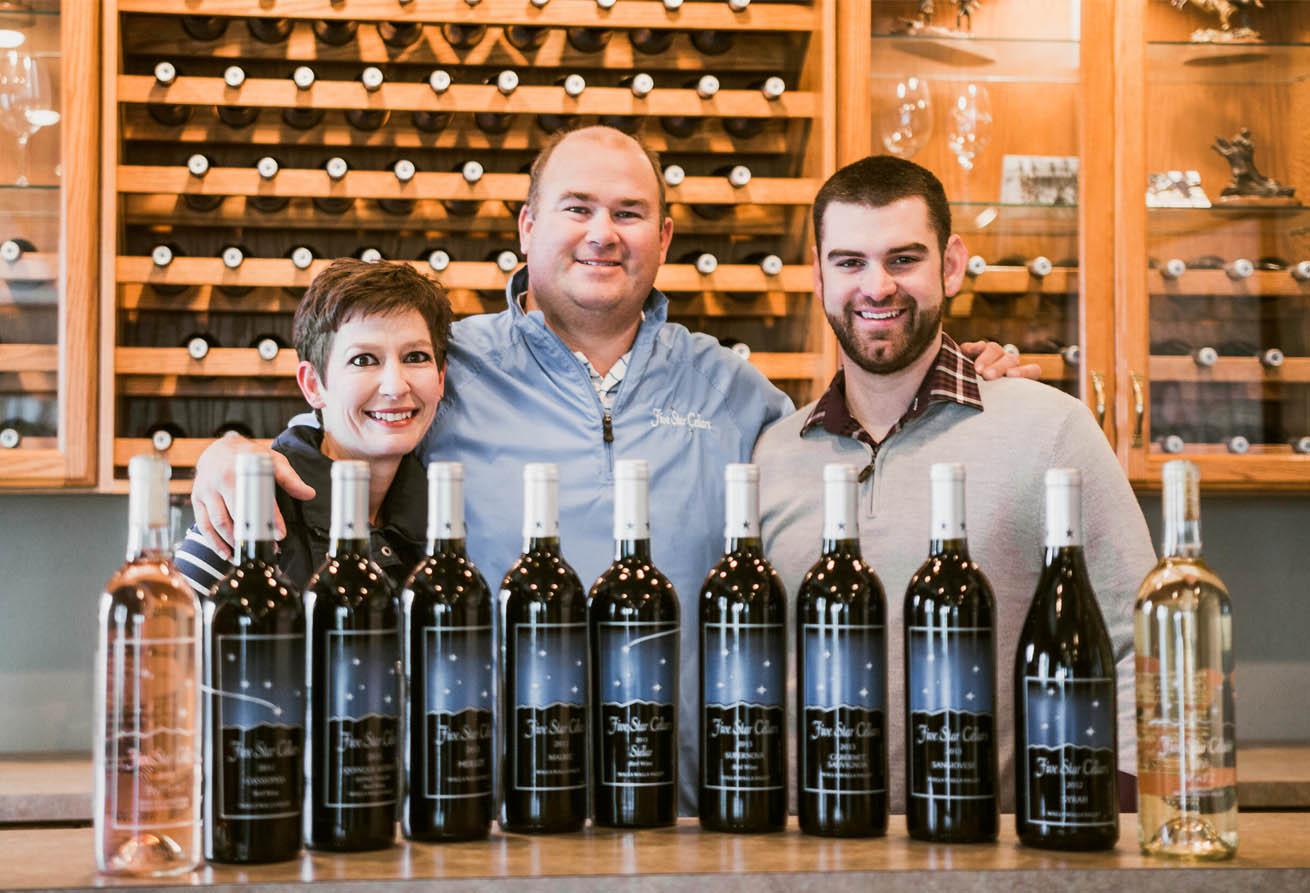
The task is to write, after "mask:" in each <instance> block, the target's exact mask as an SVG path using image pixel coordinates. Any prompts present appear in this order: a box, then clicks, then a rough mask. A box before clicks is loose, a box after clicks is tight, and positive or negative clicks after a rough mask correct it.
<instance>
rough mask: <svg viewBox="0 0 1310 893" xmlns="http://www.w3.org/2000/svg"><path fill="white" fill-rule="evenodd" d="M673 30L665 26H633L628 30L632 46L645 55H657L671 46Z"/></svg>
mask: <svg viewBox="0 0 1310 893" xmlns="http://www.w3.org/2000/svg"><path fill="white" fill-rule="evenodd" d="M673 36H674V32H673V31H671V30H669V29H667V28H633V29H632V30H631V31H629V32H628V41H629V42H630V43H631V44H632V48H633V49H634V50H636V51H637V52H639V53H643V54H645V55H647V56H658V55H661V54H663V53H666V52H668V49H669V47H671V46H673Z"/></svg>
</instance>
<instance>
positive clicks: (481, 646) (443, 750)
mask: <svg viewBox="0 0 1310 893" xmlns="http://www.w3.org/2000/svg"><path fill="white" fill-rule="evenodd" d="M466 535H467V534H466V531H465V527H464V467H463V466H462V465H460V464H459V463H458V462H433V463H431V464H430V465H428V530H427V553H426V555H425V557H424V558H423V560H422V561H420V562H419V565H418V567H416V568H415V569H414V572H413V573H412V574H410V576H409V579H407V580H406V581H405V586H404V589H403V590H402V592H401V596H400V599H401V604H402V605H403V611H404V624H405V645H406V647H405V678H406V679H407V680H409V687H408V693H407V698H408V700H407V702H406V714H407V716H408V717H409V721H408V722H407V723H406V724H405V738H406V742H405V754H406V757H407V762H408V765H409V784H408V785H407V790H408V795H407V796H406V798H405V808H404V815H403V818H402V828H403V829H404V832H405V836H406V837H408V838H410V839H411V840H426V841H445V840H474V839H477V838H482V837H486V836H487V834H488V833H489V832H490V830H491V814H492V805H493V803H492V795H493V791H492V763H493V750H494V747H495V743H494V741H493V738H492V728H493V724H492V708H493V706H494V701H493V699H494V697H495V695H494V692H495V690H496V689H495V684H494V676H495V674H494V666H495V655H494V653H493V650H492V600H491V590H490V589H488V587H487V582H486V580H484V579H483V578H482V574H481V573H479V572H478V569H477V567H475V566H474V564H473V562H471V561H469V558H468V551H467V549H466V547H465V537H466Z"/></svg>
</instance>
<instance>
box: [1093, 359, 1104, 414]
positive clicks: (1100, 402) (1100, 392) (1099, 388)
mask: <svg viewBox="0 0 1310 893" xmlns="http://www.w3.org/2000/svg"><path fill="white" fill-rule="evenodd" d="M1092 393H1093V394H1095V395H1096V424H1097V425H1099V426H1100V427H1102V428H1104V427H1105V376H1103V375H1101V373H1099V372H1097V371H1095V370H1093V371H1092Z"/></svg>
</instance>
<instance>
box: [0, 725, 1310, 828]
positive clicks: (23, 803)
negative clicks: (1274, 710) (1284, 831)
mask: <svg viewBox="0 0 1310 893" xmlns="http://www.w3.org/2000/svg"><path fill="white" fill-rule="evenodd" d="M1237 797H1238V802H1239V803H1240V804H1241V807H1242V808H1243V809H1248V810H1249V809H1277V810H1296V809H1310V744H1306V743H1281V744H1259V743H1251V744H1242V745H1241V746H1240V750H1239V751H1238V754H1237ZM89 821H91V759H90V757H89V756H88V755H87V754H33V755H7V756H6V755H0V825H2V824H34V823H50V822H89ZM1307 823H1310V817H1307Z"/></svg>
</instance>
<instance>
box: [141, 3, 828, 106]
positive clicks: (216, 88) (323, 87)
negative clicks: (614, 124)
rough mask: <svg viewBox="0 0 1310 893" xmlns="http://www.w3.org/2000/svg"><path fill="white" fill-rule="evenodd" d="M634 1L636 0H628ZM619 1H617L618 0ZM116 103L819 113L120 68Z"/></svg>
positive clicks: (737, 98) (664, 92)
mask: <svg viewBox="0 0 1310 893" xmlns="http://www.w3.org/2000/svg"><path fill="white" fill-rule="evenodd" d="M629 2H633V0H629ZM620 5H621V4H620ZM118 101H119V102H147V103H149V102H156V103H167V104H169V105H205V106H214V105H230V106H245V107H247V108H276V109H284V108H301V109H308V108H314V109H389V110H391V111H393V112H395V111H413V110H422V111H433V112H502V113H505V114H514V115H540V114H561V115H563V114H569V115H633V116H640V117H650V116H656V117H662V116H673V115H680V116H684V117H698V118H706V117H713V118H813V117H815V116H816V115H817V113H818V104H819V103H818V97H817V95H816V94H814V93H809V92H804V91H799V90H790V91H788V92H786V93H784V94H783V95H782V96H780V97H779V98H778V99H775V100H769V99H766V98H765V96H764V94H763V93H761V92H760V91H759V90H720V91H719V92H718V93H717V94H715V95H714V97H712V98H710V99H702V98H701V97H700V95H699V94H697V92H696V91H695V90H692V89H672V88H656V89H655V90H652V91H651V92H650V93H649V94H648V95H647V96H645V97H644V98H642V99H638V98H637V97H635V96H633V95H632V91H631V90H628V89H627V88H625V87H587V89H586V90H585V91H583V93H582V95H581V96H578V97H571V96H569V95H568V94H567V93H565V92H564V88H563V87H558V86H554V85H551V86H538V85H532V84H526V85H523V86H520V87H519V88H518V89H517V90H515V91H514V92H513V93H511V94H509V95H508V96H506V95H504V94H502V93H501V92H500V91H499V90H497V89H496V87H495V85H494V84H455V85H453V86H452V87H451V88H450V89H449V90H447V91H446V92H445V93H442V94H440V95H438V94H436V93H434V92H433V91H432V88H431V87H429V86H428V85H427V84H426V83H422V84H418V83H409V82H399V81H392V82H388V83H385V84H383V85H382V86H381V87H380V88H379V89H378V90H377V91H376V92H373V93H370V92H369V91H368V90H366V89H365V88H364V85H363V84H361V83H359V82H357V81H327V80H321V81H317V82H315V83H314V85H313V86H311V87H310V88H309V89H308V90H301V89H300V88H299V87H297V86H296V85H295V84H294V83H292V82H291V79H290V78H276V79H274V78H247V79H246V82H245V83H244V84H242V85H241V86H240V87H238V88H236V89H233V88H231V87H229V86H227V84H226V83H224V82H223V79H222V78H221V77H196V76H187V75H179V76H178V78H177V80H176V81H175V82H174V83H173V84H172V85H170V86H168V87H161V86H160V85H159V84H158V83H157V82H156V81H155V79H154V77H153V76H151V75H144V74H120V75H119V76H118Z"/></svg>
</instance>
